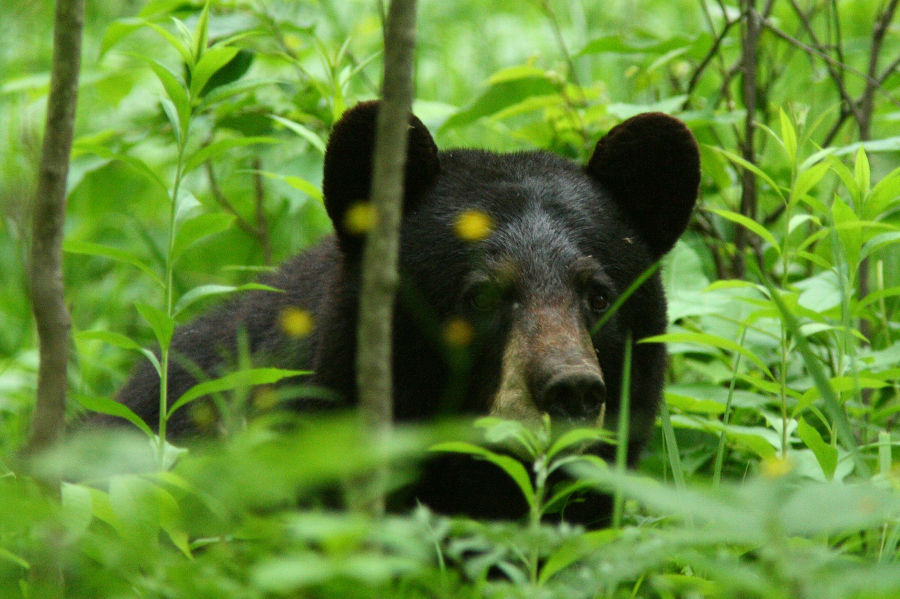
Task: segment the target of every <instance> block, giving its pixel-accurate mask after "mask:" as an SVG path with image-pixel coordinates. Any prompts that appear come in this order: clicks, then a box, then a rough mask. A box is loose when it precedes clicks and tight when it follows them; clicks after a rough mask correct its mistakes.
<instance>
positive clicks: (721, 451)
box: [713, 326, 787, 487]
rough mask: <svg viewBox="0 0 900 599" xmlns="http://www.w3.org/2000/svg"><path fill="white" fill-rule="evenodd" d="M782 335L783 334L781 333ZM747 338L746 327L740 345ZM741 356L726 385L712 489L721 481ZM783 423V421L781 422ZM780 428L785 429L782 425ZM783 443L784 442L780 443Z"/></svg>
mask: <svg viewBox="0 0 900 599" xmlns="http://www.w3.org/2000/svg"><path fill="white" fill-rule="evenodd" d="M782 334H783V333H782ZM746 338H747V327H746V326H745V327H744V328H743V330H742V331H741V340H740V344H741V345H742V346H743V345H744V340H745V339H746ZM741 357H742V356H741V354H738V355H737V357H736V358H735V360H734V368H732V370H731V383H729V385H728V399H726V400H725V413H724V414H723V415H722V434H721V435H719V446H718V447H717V448H716V463H715V466H714V467H713V487H718V486H719V482H720V481H721V480H722V463H723V462H724V461H725V433H726V431H727V430H728V421H729V420H730V418H731V400H732V398H733V397H734V384H735V381H737V375H738V370H739V369H740V367H741ZM781 405H782V410H783V409H784V402H783V401H782V404H781ZM782 418H784V414H783V412H782ZM782 422H784V421H782ZM782 428H787V427H785V426H783V425H782ZM782 442H784V441H782Z"/></svg>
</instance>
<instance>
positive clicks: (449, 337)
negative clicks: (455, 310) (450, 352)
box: [444, 318, 475, 347]
mask: <svg viewBox="0 0 900 599" xmlns="http://www.w3.org/2000/svg"><path fill="white" fill-rule="evenodd" d="M474 335H475V331H474V330H473V329H472V325H471V324H469V321H467V320H466V319H464V318H452V319H450V320H448V321H447V322H446V323H445V324H444V341H445V342H446V343H447V345H451V346H453V347H466V346H467V345H469V344H470V343H471V342H472V337H473V336H474Z"/></svg>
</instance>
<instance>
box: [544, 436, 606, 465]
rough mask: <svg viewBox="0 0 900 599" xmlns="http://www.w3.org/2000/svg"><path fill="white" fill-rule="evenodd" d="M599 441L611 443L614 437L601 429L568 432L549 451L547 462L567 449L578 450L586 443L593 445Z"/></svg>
mask: <svg viewBox="0 0 900 599" xmlns="http://www.w3.org/2000/svg"><path fill="white" fill-rule="evenodd" d="M598 441H604V442H606V443H611V442H612V435H611V434H610V433H609V431H606V430H603V429H601V428H576V429H572V430H570V431H566V432H565V433H563V434H562V435H560V437H559V438H558V439H557V440H556V441H555V442H554V443H553V445H551V446H550V449H548V450H547V460H548V461H549V460H552V459H553V457H554V456H555V455H556V454H558V453H559V452H560V451H563V450H565V449H568V448H575V449H576V450H577V449H580V448H581V447H583V446H584V444H586V443H591V444H593V443H596V442H598Z"/></svg>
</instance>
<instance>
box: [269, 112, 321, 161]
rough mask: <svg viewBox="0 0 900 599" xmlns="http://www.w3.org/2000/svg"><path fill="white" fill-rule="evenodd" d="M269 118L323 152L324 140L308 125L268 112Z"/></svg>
mask: <svg viewBox="0 0 900 599" xmlns="http://www.w3.org/2000/svg"><path fill="white" fill-rule="evenodd" d="M269 118H270V119H272V120H273V121H275V122H276V123H281V124H282V125H284V126H285V127H287V128H288V129H290V130H291V131H293V132H294V133H296V134H297V135H299V136H300V137H302V138H303V139H305V140H306V141H308V142H309V143H310V145H311V146H312V147H314V148H315V149H316V150H318V151H319V153H320V154H323V155H324V154H325V142H324V141H323V140H322V138H321V137H319V135H318V134H316V133H315V132H314V131H313V130H311V129H309V128H308V127H304V126H303V125H301V124H300V123H295V122H294V121H292V120H290V119H286V118H283V117H280V116H278V115H277V114H270V115H269Z"/></svg>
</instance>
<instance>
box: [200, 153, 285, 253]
mask: <svg viewBox="0 0 900 599" xmlns="http://www.w3.org/2000/svg"><path fill="white" fill-rule="evenodd" d="M203 167H204V169H205V170H206V178H207V180H208V181H209V190H210V192H211V193H212V196H213V199H214V200H216V202H217V203H218V204H219V205H220V206H221V207H222V208H224V209H225V211H226V212H228V213H229V214H231V215H232V216H234V219H235V223H237V226H238V228H240V229H241V231H243V232H244V233H246V234H247V235H249V236H250V237H252V238H253V239H255V240H256V242H257V243H259V245H260V247H261V248H262V251H263V259H264V260H265V262H266V264H267V265H268V264H271V263H272V249H271V244H270V243H269V233H268V224H267V223H266V216H265V213H264V212H263V193H264V190H263V187H262V181H261V180H260V178H261V177H262V175H260V174H259V173H260V171H261V167H260V166H259V159H258V158H257V159H256V160H255V161H254V170H255V171H256V175H255V176H254V188H255V191H256V221H257V224H256V225H253V224H251V223H250V221H248V220H247V219H246V218H244V216H243V215H242V214H241V213H240V212H238V210H237V208H235V207H234V204H232V203H231V201H230V200H229V199H228V197H227V196H226V195H225V194H224V193H223V192H222V188H221V187H219V180H218V178H217V177H216V172H215V169H213V165H212V162H210V161H209V160H207V161H206V162H204V163H203Z"/></svg>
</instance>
